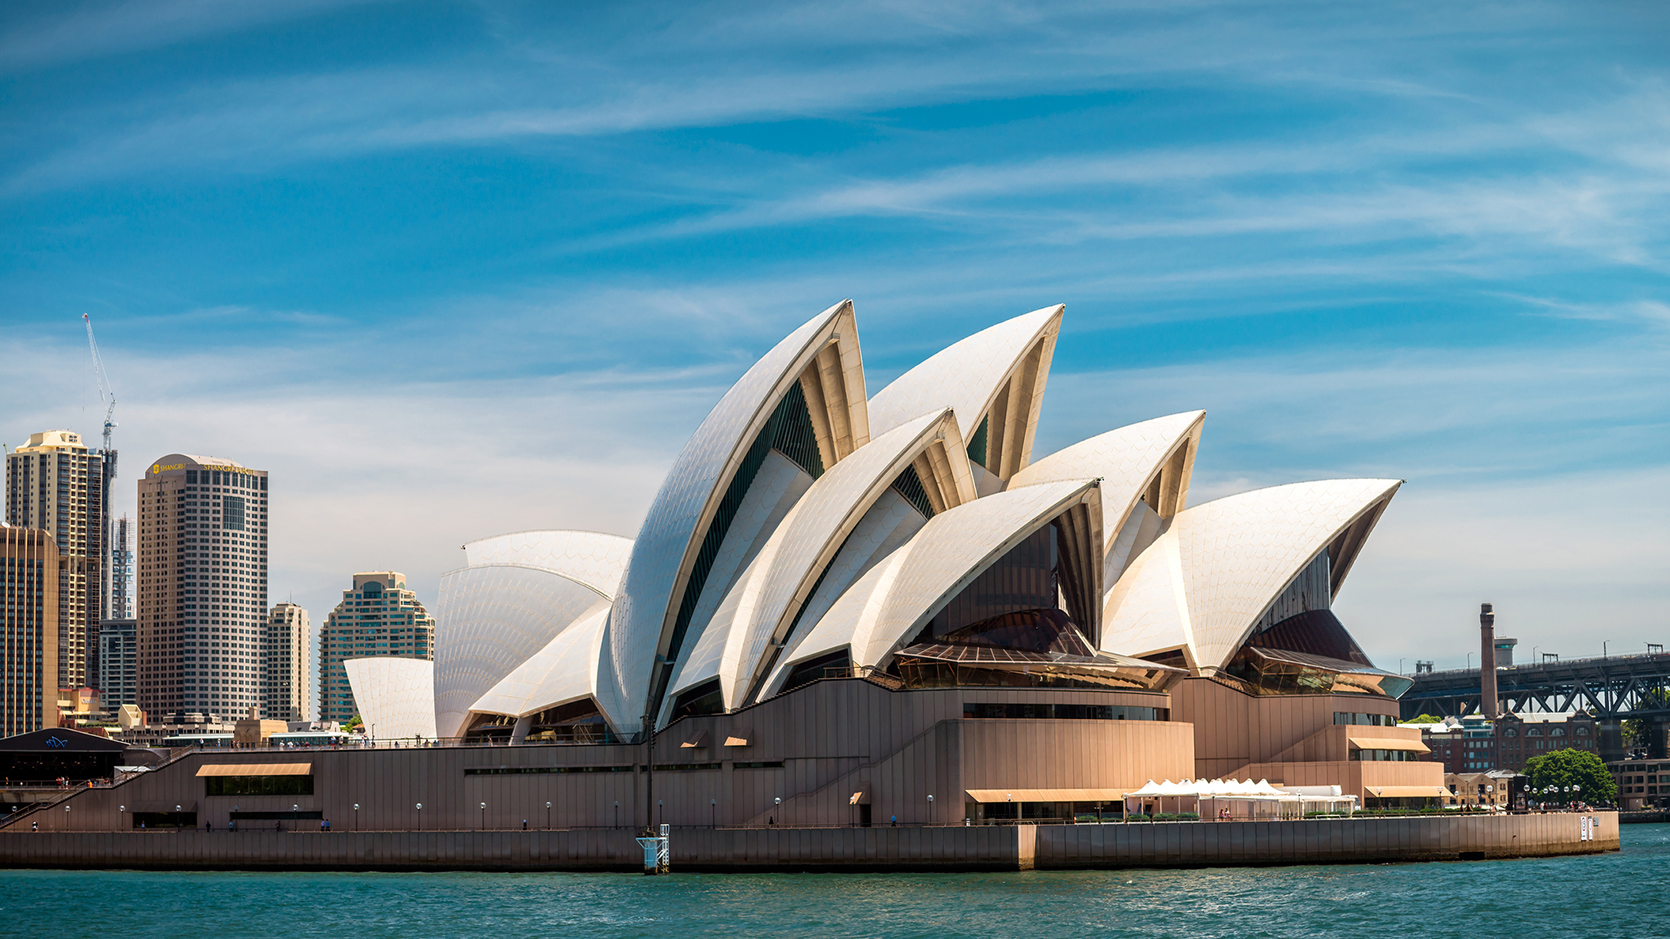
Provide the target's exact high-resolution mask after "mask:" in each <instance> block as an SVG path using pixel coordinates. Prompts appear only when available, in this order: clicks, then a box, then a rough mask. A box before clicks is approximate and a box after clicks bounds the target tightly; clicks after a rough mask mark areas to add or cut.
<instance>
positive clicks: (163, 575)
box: [134, 453, 267, 720]
mask: <svg viewBox="0 0 1670 939" xmlns="http://www.w3.org/2000/svg"><path fill="white" fill-rule="evenodd" d="M138 541H139V571H138V585H137V587H136V589H135V590H134V600H135V605H136V606H137V607H138V616H136V617H135V619H136V620H137V621H138V624H139V626H138V637H139V677H138V696H139V709H140V710H142V711H145V712H146V713H147V714H149V715H151V719H152V720H161V719H164V718H165V717H167V716H172V715H177V714H185V713H199V714H206V715H211V716H218V717H241V716H243V715H244V714H246V713H248V711H249V709H250V708H251V707H252V706H255V705H259V704H260V703H261V682H260V668H261V636H262V633H263V631H264V630H265V629H266V621H267V474H266V471H264V470H252V469H248V468H246V467H243V466H239V465H238V464H237V463H234V462H232V461H231V460H222V459H217V458H215V457H198V456H188V455H186V454H182V453H173V454H169V455H168V456H165V457H163V458H162V459H161V460H158V461H157V462H155V463H153V464H151V465H150V466H149V467H148V468H147V469H146V473H145V477H144V478H143V479H141V480H140V481H139V538H138Z"/></svg>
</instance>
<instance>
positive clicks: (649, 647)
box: [606, 301, 870, 732]
mask: <svg viewBox="0 0 1670 939" xmlns="http://www.w3.org/2000/svg"><path fill="white" fill-rule="evenodd" d="M796 382H799V383H800V386H801V388H802V390H803V391H805V392H806V397H807V406H808V410H809V411H810V412H811V415H812V420H813V424H814V426H815V427H816V428H817V434H818V447H819V451H820V454H821V455H822V457H823V463H824V467H825V469H828V468H830V467H832V466H834V465H835V464H836V463H838V462H839V461H840V460H841V459H843V458H844V457H846V456H847V455H848V454H850V453H851V452H853V450H855V449H857V448H859V447H862V446H863V445H864V444H865V443H868V442H869V439H870V425H869V417H868V410H867V407H866V404H865V394H864V373H863V364H862V360H861V358H860V354H859V347H858V330H857V326H856V324H855V323H854V320H853V314H852V303H851V301H845V302H842V303H839V304H837V305H835V306H833V307H830V308H829V309H828V310H825V311H824V312H823V313H820V314H819V315H817V316H815V317H813V318H812V319H811V320H809V321H807V322H806V323H805V324H804V325H803V326H801V327H800V328H799V329H797V330H795V331H794V332H793V333H790V334H789V336H788V337H787V338H785V339H784V340H783V341H782V342H779V343H778V344H777V345H776V346H775V347H774V348H772V350H771V351H770V352H768V353H766V354H765V355H764V356H763V357H761V358H760V360H759V361H758V362H755V363H754V365H753V367H751V368H749V369H748V371H747V372H746V373H744V374H743V376H742V378H740V379H739V380H738V381H737V383H736V384H735V385H732V386H731V388H730V390H729V391H727V392H726V393H725V396H724V397H723V398H721V399H720V400H719V403H718V404H717V405H715V406H714V408H713V410H712V411H711V412H710V413H709V414H708V416H707V418H706V419H705V420H703V421H702V424H701V426H700V427H698V428H697V429H696V432H695V434H693V435H692V436H691V438H690V440H689V441H688V442H687V443H686V444H685V446H684V449H683V450H682V451H680V453H679V455H678V458H677V459H675V460H674V461H673V466H672V469H671V470H669V471H668V473H667V478H666V480H665V481H664V482H663V483H662V485H661V488H660V490H659V491H658V492H657V493H656V496H655V500H654V502H653V503H651V505H650V509H649V513H648V515H647V516H646V517H645V519H644V524H643V526H642V528H641V529H640V530H639V533H638V538H637V540H636V542H635V544H634V545H633V548H632V554H631V559H630V561H629V564H628V567H627V574H626V579H625V581H624V582H623V584H622V587H621V590H620V594H619V596H618V597H617V600H616V606H615V610H614V613H613V615H611V617H610V621H609V625H608V641H607V647H608V648H607V652H606V655H607V657H608V659H609V661H610V670H611V673H612V676H613V682H614V684H615V694H616V696H617V697H618V698H619V700H621V701H622V702H623V706H625V707H627V708H630V709H632V710H634V711H639V710H640V708H641V706H642V705H643V704H644V703H647V697H648V695H649V693H650V684H651V681H652V677H653V674H652V673H653V666H654V664H655V662H656V659H657V657H661V658H663V659H665V658H670V657H672V655H670V653H673V652H674V650H672V649H671V645H672V643H673V640H674V636H673V631H674V623H675V621H676V618H677V615H678V610H679V605H680V603H681V602H682V601H683V598H684V594H685V591H686V589H687V584H688V582H689V579H690V575H691V572H692V569H693V568H694V566H695V564H696V559H697V552H698V551H699V549H700V548H701V546H702V542H703V539H704V538H705V537H706V534H707V531H708V527H709V525H710V524H711V523H712V521H713V519H714V517H715V516H716V514H717V513H718V511H719V508H720V505H719V503H720V500H721V499H722V498H723V496H724V495H725V492H726V489H727V487H728V486H729V485H730V482H731V480H732V478H733V477H734V476H735V475H736V472H737V469H738V468H739V467H740V465H741V463H742V460H743V458H744V457H745V456H746V455H747V451H748V448H749V447H750V446H751V445H752V443H753V441H754V439H755V438H756V437H757V436H758V435H759V433H760V431H761V430H762V429H763V428H764V427H765V426H766V423H767V421H769V420H770V418H771V414H772V412H773V410H774V409H775V408H776V406H777V404H778V403H779V402H780V401H781V400H782V398H783V396H784V395H785V394H786V393H787V392H788V389H789V387H790V386H791V385H793V384H794V383H796ZM640 713H641V712H640ZM638 724H639V720H638V717H637V716H633V717H631V718H629V719H628V723H627V724H626V725H625V726H622V727H617V730H620V731H622V732H633V731H636V730H637V729H638Z"/></svg>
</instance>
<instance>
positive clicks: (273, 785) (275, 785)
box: [203, 776, 313, 796]
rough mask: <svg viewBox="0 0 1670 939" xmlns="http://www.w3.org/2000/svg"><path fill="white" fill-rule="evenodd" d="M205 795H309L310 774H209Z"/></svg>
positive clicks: (311, 783) (206, 780)
mask: <svg viewBox="0 0 1670 939" xmlns="http://www.w3.org/2000/svg"><path fill="white" fill-rule="evenodd" d="M203 784H204V785H203V788H204V793H203V794H204V795H206V796H310V795H312V794H313V777H312V776H209V777H206V778H204V780H203Z"/></svg>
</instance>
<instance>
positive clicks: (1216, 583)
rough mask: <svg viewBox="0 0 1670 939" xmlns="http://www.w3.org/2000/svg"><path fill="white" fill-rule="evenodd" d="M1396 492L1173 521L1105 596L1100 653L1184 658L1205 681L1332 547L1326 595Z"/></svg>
mask: <svg viewBox="0 0 1670 939" xmlns="http://www.w3.org/2000/svg"><path fill="white" fill-rule="evenodd" d="M1400 485H1402V483H1401V482H1400V481H1398V480H1388V479H1330V480H1323V481H1321V482H1308V483H1294V484H1291V485H1287V486H1275V487H1272V488H1269V489H1258V490H1254V491H1252V492H1244V493H1241V494H1239V495H1234V496H1228V497H1226V498H1223V499H1217V500H1215V501H1212V502H1207V503H1204V504H1202V505H1197V506H1195V507H1194V508H1191V509H1186V510H1184V511H1182V512H1179V513H1178V514H1177V516H1176V517H1175V518H1173V519H1172V520H1171V526H1170V528H1168V529H1167V530H1166V532H1165V533H1164V534H1163V535H1161V536H1160V537H1159V538H1158V539H1157V540H1156V541H1155V542H1154V543H1153V544H1152V545H1150V546H1149V547H1148V549H1147V550H1146V551H1144V552H1143V553H1142V554H1141V555H1140V556H1138V557H1137V559H1136V560H1135V561H1133V562H1132V563H1131V566H1130V568H1129V569H1127V570H1126V572H1125V574H1124V576H1123V577H1121V578H1120V580H1119V583H1118V584H1117V585H1115V587H1114V589H1113V590H1111V591H1109V593H1108V600H1107V604H1106V607H1105V608H1104V611H1103V615H1102V619H1103V634H1102V636H1103V638H1102V642H1101V647H1102V649H1104V650H1105V651H1108V652H1115V653H1121V654H1125V655H1133V656H1138V657H1141V656H1146V655H1151V654H1155V653H1159V652H1165V651H1169V650H1173V649H1177V650H1182V651H1183V652H1184V654H1185V655H1186V656H1188V658H1189V661H1190V663H1191V664H1192V665H1193V666H1194V667H1195V668H1196V669H1198V670H1199V671H1200V672H1201V673H1202V674H1208V675H1209V674H1212V673H1214V672H1215V671H1216V670H1217V669H1219V668H1222V667H1223V666H1224V665H1225V664H1227V663H1228V661H1229V659H1230V658H1231V657H1232V656H1233V655H1234V654H1235V653H1236V651H1238V650H1239V649H1240V648H1241V646H1242V644H1244V643H1245V642H1246V641H1247V638H1248V636H1249V634H1250V633H1251V631H1252V629H1253V627H1254V625H1255V624H1256V623H1257V622H1258V620H1259V618H1260V617H1261V616H1263V614H1264V611H1265V610H1266V609H1268V608H1269V606H1270V604H1271V603H1273V602H1274V601H1275V600H1276V598H1277V597H1279V596H1280V595H1281V593H1282V591H1283V590H1284V589H1285V588H1286V587H1287V585H1288V584H1289V583H1291V582H1292V581H1293V579H1294V578H1295V577H1297V576H1299V574H1300V573H1301V572H1302V571H1304V569H1305V568H1306V567H1307V566H1309V564H1310V562H1311V561H1312V560H1314V559H1315V558H1316V556H1317V555H1318V554H1320V553H1321V552H1323V551H1326V550H1329V547H1330V545H1334V546H1335V547H1336V549H1337V550H1338V551H1339V552H1340V556H1339V557H1335V558H1334V559H1333V564H1332V570H1333V575H1332V576H1333V580H1332V590H1333V592H1334V593H1338V591H1339V585H1340V583H1341V581H1343V579H1344V577H1345V574H1346V572H1347V571H1348V570H1349V569H1350V567H1351V562H1352V561H1353V560H1354V559H1355V557H1356V554H1357V551H1358V550H1360V548H1361V546H1362V543H1363V539H1364V538H1366V537H1367V536H1368V532H1369V530H1370V529H1372V527H1373V525H1374V522H1375V521H1376V520H1378V518H1379V515H1380V513H1381V511H1383V510H1384V508H1385V506H1386V503H1387V502H1389V501H1390V500H1391V498H1392V495H1393V494H1394V493H1396V492H1397V489H1398V486H1400Z"/></svg>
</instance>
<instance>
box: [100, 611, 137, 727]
mask: <svg viewBox="0 0 1670 939" xmlns="http://www.w3.org/2000/svg"><path fill="white" fill-rule="evenodd" d="M137 627H138V624H137V623H135V622H134V621H133V620H132V619H107V620H105V621H104V622H102V623H100V624H99V676H98V677H99V706H100V707H101V708H103V709H104V711H105V713H107V714H114V713H115V712H116V711H117V710H118V709H120V708H121V706H122V705H124V704H138V703H139V699H138V697H137V694H138V686H137V684H136V682H135V678H136V676H137V674H138V668H139V643H138V636H137V632H138V629H137Z"/></svg>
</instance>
